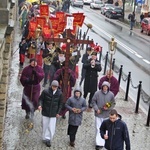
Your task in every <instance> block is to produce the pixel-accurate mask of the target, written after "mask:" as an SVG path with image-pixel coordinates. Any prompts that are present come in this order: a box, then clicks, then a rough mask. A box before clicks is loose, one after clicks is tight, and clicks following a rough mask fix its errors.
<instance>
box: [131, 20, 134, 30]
mask: <svg viewBox="0 0 150 150" xmlns="http://www.w3.org/2000/svg"><path fill="white" fill-rule="evenodd" d="M134 25H135V22H134V21H131V22H130V29H131V30H132V29H133V27H134Z"/></svg>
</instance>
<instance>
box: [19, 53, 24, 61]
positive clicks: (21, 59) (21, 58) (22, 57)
mask: <svg viewBox="0 0 150 150" xmlns="http://www.w3.org/2000/svg"><path fill="white" fill-rule="evenodd" d="M19 61H20V62H21V63H24V61H25V55H24V54H20V59H19Z"/></svg>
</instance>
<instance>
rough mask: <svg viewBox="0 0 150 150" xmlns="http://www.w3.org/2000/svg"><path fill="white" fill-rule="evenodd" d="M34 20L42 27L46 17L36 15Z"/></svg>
mask: <svg viewBox="0 0 150 150" xmlns="http://www.w3.org/2000/svg"><path fill="white" fill-rule="evenodd" d="M36 22H37V25H40V26H41V28H43V26H44V25H45V24H46V19H45V17H37V18H36Z"/></svg>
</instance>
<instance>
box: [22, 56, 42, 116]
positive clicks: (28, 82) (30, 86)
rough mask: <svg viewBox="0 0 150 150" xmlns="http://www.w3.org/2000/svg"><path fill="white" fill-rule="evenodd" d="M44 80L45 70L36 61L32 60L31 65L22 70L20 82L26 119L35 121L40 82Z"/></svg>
mask: <svg viewBox="0 0 150 150" xmlns="http://www.w3.org/2000/svg"><path fill="white" fill-rule="evenodd" d="M43 78H44V72H43V69H42V68H41V67H40V66H38V65H37V61H36V59H34V58H32V59H30V65H28V66H26V67H25V68H24V69H23V70H22V74H21V77H20V82H21V84H22V85H23V87H24V89H23V96H22V104H21V106H22V109H23V110H25V111H26V116H25V118H26V119H29V118H30V117H31V119H33V115H34V111H35V110H37V108H38V99H39V95H40V90H41V87H40V82H41V81H42V79H43ZM30 115H31V116H30Z"/></svg>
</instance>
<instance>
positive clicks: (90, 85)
mask: <svg viewBox="0 0 150 150" xmlns="http://www.w3.org/2000/svg"><path fill="white" fill-rule="evenodd" d="M90 62H91V59H90V60H88V61H87V63H85V64H83V68H84V69H86V74H85V81H84V92H91V93H95V91H97V82H98V79H97V78H98V72H99V71H101V69H102V68H101V64H100V63H99V62H98V61H96V64H95V67H94V68H92V67H91V63H90Z"/></svg>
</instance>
